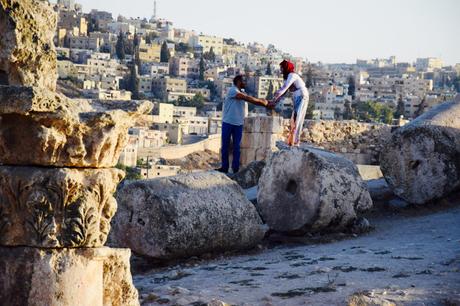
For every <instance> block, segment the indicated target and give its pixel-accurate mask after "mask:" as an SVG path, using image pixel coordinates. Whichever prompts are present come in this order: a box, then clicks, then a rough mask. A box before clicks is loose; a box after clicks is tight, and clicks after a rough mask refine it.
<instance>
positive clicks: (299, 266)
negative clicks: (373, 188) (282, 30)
mask: <svg viewBox="0 0 460 306" xmlns="http://www.w3.org/2000/svg"><path fill="white" fill-rule="evenodd" d="M457 204H460V197H453V198H452V199H449V200H448V203H446V201H444V202H443V203H441V204H440V205H437V206H434V205H432V206H429V207H428V208H415V207H409V208H403V209H401V210H397V211H396V212H395V211H394V210H393V211H392V212H388V211H387V212H386V213H378V212H375V211H374V212H373V213H372V215H370V216H369V220H370V222H371V224H372V225H373V226H374V227H375V229H374V230H372V231H371V232H369V233H367V234H363V235H361V236H353V235H345V234H343V235H335V236H330V237H323V238H325V239H317V240H315V239H311V237H310V238H309V239H305V241H302V243H301V244H300V243H299V240H295V239H291V240H289V239H283V238H282V237H281V238H280V237H278V238H277V237H275V236H273V237H272V238H271V239H269V242H268V243H267V244H266V245H264V246H260V248H259V250H253V251H250V252H249V253H247V254H245V255H241V254H240V255H232V256H229V255H228V254H227V255H225V256H220V257H217V258H216V257H214V258H212V257H210V258H208V259H206V258H192V259H189V260H187V261H184V262H181V263H174V264H172V265H169V266H159V265H155V264H153V263H149V262H147V261H145V260H142V259H140V258H134V259H133V269H134V283H135V285H136V287H137V288H138V289H139V294H140V301H141V303H142V305H161V304H162V305H225V304H224V302H225V303H228V304H229V305H267V306H268V305H346V304H347V301H350V305H360V304H359V303H360V302H363V301H365V302H366V303H368V304H369V303H371V302H372V303H376V305H392V303H394V304H396V305H460V206H459V205H457ZM440 206H442V207H440ZM320 241H321V242H322V243H320ZM281 242H282V243H281ZM324 242H326V243H324ZM362 305H366V304H362Z"/></svg>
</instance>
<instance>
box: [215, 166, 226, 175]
mask: <svg viewBox="0 0 460 306" xmlns="http://www.w3.org/2000/svg"><path fill="white" fill-rule="evenodd" d="M216 171H219V172H222V173H225V174H227V173H228V169H224V168H222V167H220V168H219V169H216Z"/></svg>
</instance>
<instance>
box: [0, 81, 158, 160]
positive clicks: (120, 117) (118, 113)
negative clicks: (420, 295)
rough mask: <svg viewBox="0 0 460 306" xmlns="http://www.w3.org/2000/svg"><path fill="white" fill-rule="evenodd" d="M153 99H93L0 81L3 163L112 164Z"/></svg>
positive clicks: (0, 145) (0, 136) (1, 155)
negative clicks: (0, 84) (129, 132)
mask: <svg viewBox="0 0 460 306" xmlns="http://www.w3.org/2000/svg"><path fill="white" fill-rule="evenodd" d="M151 109H152V103H151V102H148V101H110V103H104V102H103V101H88V100H70V99H67V98H66V97H64V96H62V95H59V94H56V93H53V92H51V91H48V90H46V89H39V88H36V87H22V86H0V163H3V164H6V165H41V166H53V167H94V168H101V167H113V166H115V165H116V163H117V161H118V158H119V155H120V154H121V151H122V150H123V148H124V147H125V145H126V143H127V139H128V136H127V135H128V133H127V132H128V128H129V127H131V126H132V125H133V122H134V120H135V119H136V118H137V117H138V116H139V115H141V114H143V113H147V112H149V111H151Z"/></svg>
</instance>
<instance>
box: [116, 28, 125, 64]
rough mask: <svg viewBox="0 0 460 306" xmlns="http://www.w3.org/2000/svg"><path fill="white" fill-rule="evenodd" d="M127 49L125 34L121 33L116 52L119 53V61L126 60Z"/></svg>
mask: <svg viewBox="0 0 460 306" xmlns="http://www.w3.org/2000/svg"><path fill="white" fill-rule="evenodd" d="M125 48H126V46H125V36H124V35H123V32H121V31H120V33H119V34H118V38H117V43H116V45H115V52H116V53H117V57H118V59H119V60H124V59H125V58H126V53H125Z"/></svg>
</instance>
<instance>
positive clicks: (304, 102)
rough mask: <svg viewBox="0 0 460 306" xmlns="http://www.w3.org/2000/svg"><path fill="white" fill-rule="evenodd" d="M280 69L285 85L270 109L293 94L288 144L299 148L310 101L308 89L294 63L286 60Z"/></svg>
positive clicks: (274, 98) (276, 95)
mask: <svg viewBox="0 0 460 306" xmlns="http://www.w3.org/2000/svg"><path fill="white" fill-rule="evenodd" d="M280 69H281V72H282V74H283V79H284V84H283V86H282V87H281V88H280V89H279V90H278V91H277V92H276V93H275V96H274V97H273V100H272V101H271V102H270V107H271V108H274V107H275V106H276V104H278V103H279V102H280V101H281V100H282V99H283V97H284V96H285V95H286V93H287V92H291V93H292V100H293V102H294V105H293V110H292V115H291V124H290V129H289V136H288V139H287V144H288V145H290V146H297V145H299V142H300V134H301V133H302V128H303V123H304V120H305V115H306V113H307V107H308V99H309V95H308V89H307V87H306V86H305V82H304V81H303V80H302V78H301V77H300V76H299V75H298V74H297V73H295V71H294V64H293V63H291V62H289V61H286V60H284V61H282V62H281V63H280Z"/></svg>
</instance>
